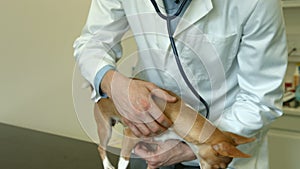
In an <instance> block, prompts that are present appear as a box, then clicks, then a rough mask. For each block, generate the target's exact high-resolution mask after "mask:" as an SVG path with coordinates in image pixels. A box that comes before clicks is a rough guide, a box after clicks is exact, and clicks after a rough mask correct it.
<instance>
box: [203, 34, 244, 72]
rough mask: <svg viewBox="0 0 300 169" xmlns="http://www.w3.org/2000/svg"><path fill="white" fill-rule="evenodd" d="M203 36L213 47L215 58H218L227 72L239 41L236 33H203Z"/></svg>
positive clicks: (234, 56)
mask: <svg viewBox="0 0 300 169" xmlns="http://www.w3.org/2000/svg"><path fill="white" fill-rule="evenodd" d="M205 36H206V38H205V39H206V40H207V41H208V42H209V43H210V44H211V45H212V47H213V48H214V50H215V54H216V56H217V58H219V60H220V61H221V63H222V67H223V69H224V71H225V72H226V73H227V72H228V70H229V69H230V68H231V67H232V64H233V62H234V60H235V58H236V55H237V51H238V46H239V41H240V40H239V37H238V34H230V35H223V36H216V35H211V34H205Z"/></svg>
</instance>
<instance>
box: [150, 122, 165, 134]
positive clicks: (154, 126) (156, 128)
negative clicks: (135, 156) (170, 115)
mask: <svg viewBox="0 0 300 169" xmlns="http://www.w3.org/2000/svg"><path fill="white" fill-rule="evenodd" d="M145 125H146V126H147V127H148V128H149V129H150V130H151V135H150V136H155V135H158V134H161V133H162V132H164V131H166V130H167V128H165V127H163V126H161V125H160V124H159V123H157V122H156V121H153V122H150V123H145Z"/></svg>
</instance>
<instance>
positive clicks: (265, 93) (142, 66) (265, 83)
mask: <svg viewBox="0 0 300 169" xmlns="http://www.w3.org/2000/svg"><path fill="white" fill-rule="evenodd" d="M156 3H157V4H158V5H157V6H158V9H159V10H160V11H161V14H163V15H164V16H166V15H169V16H171V15H173V14H174V13H176V11H178V10H179V8H180V6H181V4H182V3H183V0H157V1H156ZM180 10H182V11H181V12H180V14H179V15H178V17H176V18H175V19H173V20H172V21H171V22H170V25H168V26H167V22H166V20H165V19H163V18H162V17H161V16H160V15H159V14H158V13H157V11H156V10H155V8H154V6H153V4H152V2H151V1H150V0H92V4H91V8H90V12H89V15H88V18H87V22H86V25H85V27H84V29H83V31H82V34H81V36H80V37H79V38H78V39H77V40H76V41H75V43H74V48H75V52H74V53H75V54H74V55H75V58H76V61H77V63H78V64H79V66H80V69H81V72H82V75H83V76H84V77H85V79H86V80H88V81H89V83H90V84H91V85H92V86H93V89H94V90H93V93H92V99H93V100H94V101H98V100H99V99H101V98H103V97H110V98H112V99H113V101H114V103H115V105H116V107H117V109H118V110H119V112H120V113H121V114H122V115H123V116H124V119H123V120H124V122H125V123H126V125H128V126H129V128H130V129H131V130H132V131H133V132H134V134H135V135H136V136H138V137H146V136H152V135H156V134H159V133H161V132H163V131H165V130H166V128H168V127H170V125H171V123H170V121H169V120H168V119H167V118H166V117H165V116H164V115H163V114H162V113H161V110H160V109H158V107H157V106H156V105H155V104H154V103H153V102H152V100H151V97H149V96H150V95H156V96H158V97H161V98H164V99H165V100H166V101H168V102H174V101H176V99H175V98H173V97H172V96H170V95H168V94H167V93H165V92H163V91H162V90H161V89H160V88H164V89H167V90H171V91H173V92H175V93H176V94H177V95H179V96H180V97H182V98H183V100H184V101H185V102H187V103H188V104H189V105H190V106H192V107H193V108H194V109H196V110H198V111H199V112H200V113H202V114H203V115H204V116H208V118H209V120H210V121H212V122H213V123H214V124H215V125H216V126H217V127H219V128H220V129H221V130H224V131H230V132H234V133H236V134H240V135H243V136H247V137H253V136H254V137H256V141H255V142H253V143H249V144H246V145H242V146H240V147H239V149H240V150H242V151H243V152H245V153H249V154H251V155H252V158H249V159H234V160H233V161H232V162H231V163H230V165H229V168H234V169H268V168H269V165H268V145H267V136H266V133H267V131H268V126H269V125H270V123H271V122H272V121H274V120H275V119H276V118H278V117H280V116H281V115H282V110H281V97H282V94H283V93H282V83H283V78H284V74H285V70H286V66H287V51H286V37H285V26H284V21H283V15H282V9H281V5H280V0H243V1H240V0H188V1H187V3H185V4H184V5H183V8H182V9H180ZM129 29H130V30H131V31H132V32H133V35H134V37H135V40H136V44H137V47H138V51H137V54H138V57H139V59H138V63H137V65H136V67H135V74H134V75H135V77H136V78H138V79H142V80H145V81H141V80H138V79H131V78H128V77H125V76H124V75H122V74H121V73H120V72H118V70H117V66H116V62H117V61H118V60H119V59H120V58H121V56H122V48H121V43H120V42H121V38H122V37H123V35H124V34H125V32H127V31H128V30H129ZM168 29H169V32H168ZM170 35H172V37H174V39H175V44H176V51H177V52H178V55H179V58H180V63H179V64H181V65H182V67H183V69H184V73H185V74H186V76H187V78H188V80H189V81H190V83H191V84H192V88H194V89H195V90H196V92H197V93H198V94H199V95H200V96H201V97H202V98H203V99H204V100H205V101H206V103H208V106H209V108H210V112H208V111H207V110H206V109H205V105H204V104H203V102H201V101H200V100H199V98H197V97H196V96H195V92H193V91H192V90H191V87H189V86H188V85H187V82H186V79H184V78H183V77H182V70H180V69H179V67H180V66H179V65H178V63H177V62H176V61H175V56H174V48H173V46H172V47H171V45H170ZM208 113H209V114H208ZM187 123H189V122H188V121H187ZM191 125H192V124H191ZM157 144H158V145H159V146H158V147H159V149H158V150H157V152H149V151H148V150H147V149H146V148H145V147H143V146H139V145H138V146H136V148H135V150H134V152H135V154H137V155H139V156H140V157H142V158H145V159H146V162H147V163H148V164H149V165H150V166H151V167H153V168H155V167H157V168H158V167H161V168H174V167H177V168H178V167H181V168H185V167H186V168H191V167H193V166H194V168H199V167H198V166H197V165H199V163H198V162H197V160H195V159H196V156H195V155H194V154H193V152H192V151H191V148H190V147H189V146H187V144H185V143H184V142H181V141H178V140H167V141H166V142H158V143H157ZM170 146H173V147H172V149H171V150H167V149H168V147H170ZM161 152H165V153H161ZM149 153H151V154H152V155H154V156H153V157H152V158H147V157H146V155H147V154H149ZM145 164H146V163H145V162H143V161H142V160H140V159H132V161H131V169H141V166H143V165H145Z"/></svg>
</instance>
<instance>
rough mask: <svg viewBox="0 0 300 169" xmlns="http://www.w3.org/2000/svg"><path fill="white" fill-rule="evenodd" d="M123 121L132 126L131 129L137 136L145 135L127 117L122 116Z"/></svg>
mask: <svg viewBox="0 0 300 169" xmlns="http://www.w3.org/2000/svg"><path fill="white" fill-rule="evenodd" d="M122 121H123V122H124V123H125V124H126V125H127V126H128V127H129V128H130V130H131V131H132V133H133V134H134V135H135V136H136V137H142V136H143V134H142V132H141V131H140V130H139V129H138V128H137V127H136V126H135V125H134V124H133V123H132V122H131V121H129V120H128V119H126V118H122Z"/></svg>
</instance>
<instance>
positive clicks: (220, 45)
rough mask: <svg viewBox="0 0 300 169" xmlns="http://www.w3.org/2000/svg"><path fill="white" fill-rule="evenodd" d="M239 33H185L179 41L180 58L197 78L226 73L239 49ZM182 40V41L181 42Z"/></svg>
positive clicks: (203, 78) (205, 78)
mask: <svg viewBox="0 0 300 169" xmlns="http://www.w3.org/2000/svg"><path fill="white" fill-rule="evenodd" d="M237 37H238V36H237V34H233V35H229V36H221V37H219V36H215V35H210V34H197V35H196V34H185V36H182V37H181V39H180V40H178V41H179V42H177V43H178V44H179V45H178V46H179V49H180V51H179V52H180V54H181V56H180V58H181V60H182V62H183V64H184V65H185V66H186V67H187V69H188V70H187V72H189V71H190V73H191V76H193V78H195V79H197V80H208V79H211V78H212V77H218V76H216V74H223V75H224V74H226V73H227V72H228V70H229V69H230V67H231V65H232V63H233V61H234V58H235V55H236V54H235V53H236V51H237V46H238V43H237V42H238V38H237ZM180 42H181V43H180Z"/></svg>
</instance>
